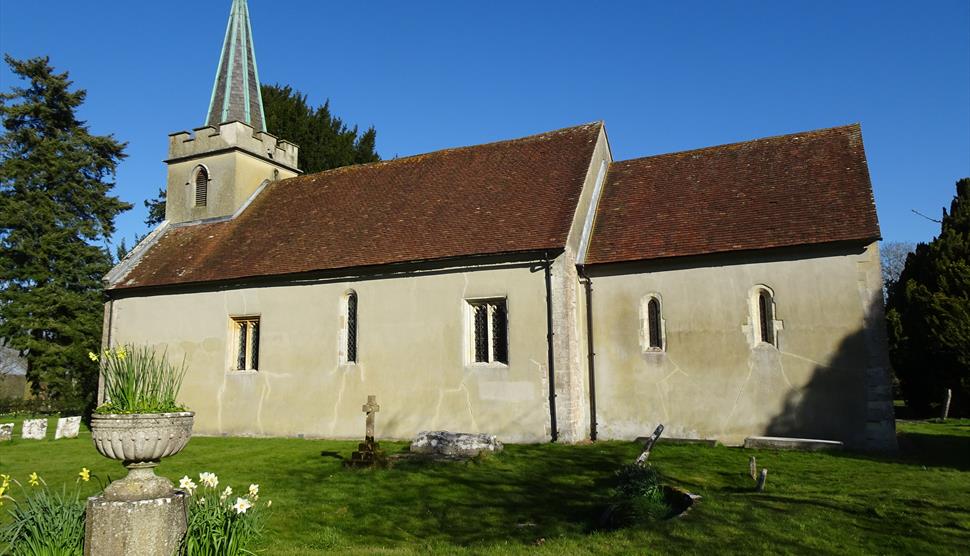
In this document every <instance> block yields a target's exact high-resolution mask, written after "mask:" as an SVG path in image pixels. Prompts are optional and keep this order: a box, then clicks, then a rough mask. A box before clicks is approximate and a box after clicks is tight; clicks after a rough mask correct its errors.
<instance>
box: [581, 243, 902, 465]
mask: <svg viewBox="0 0 970 556" xmlns="http://www.w3.org/2000/svg"><path fill="white" fill-rule="evenodd" d="M589 270H590V273H591V274H592V275H593V281H594V292H595V293H594V301H593V317H594V324H593V332H594V337H595V341H596V346H595V348H596V407H597V422H598V426H599V435H600V438H603V439H611V438H612V439H632V438H635V437H637V436H645V435H647V434H649V433H650V432H651V431H652V430H653V427H655V426H656V424H657V423H663V424H664V425H665V426H666V432H665V433H664V434H665V435H666V436H670V437H680V438H706V439H718V440H720V441H722V442H724V443H727V444H738V443H741V442H743V440H744V438H745V437H746V436H750V435H772V436H796V437H812V438H822V439H833V440H842V441H844V442H846V443H847V444H848V445H851V446H854V447H862V448H865V447H870V448H876V449H886V448H888V447H889V446H890V445H892V446H894V445H895V441H894V430H893V427H892V425H891V419H892V407H891V399H889V398H888V396H884V395H881V394H880V393H882V394H885V393H886V392H888V366H887V365H888V363H887V362H886V356H885V343H884V340H881V339H882V338H883V336H882V331H881V329H876V327H878V326H881V321H879V319H878V318H873V315H880V314H881V312H882V298H881V293H880V290H879V283H880V282H879V256H878V248H877V246H876V244H871V245H869V246H867V247H862V246H858V247H845V246H842V247H815V248H800V249H794V250H782V251H775V252H771V251H765V252H762V253H757V254H752V255H742V254H731V255H723V256H713V255H712V256H705V257H697V258H692V259H690V260H684V261H675V262H654V263H638V264H626V265H614V266H611V267H608V268H602V267H601V268H591V269H589ZM758 285H764V286H767V287H768V288H770V290H771V291H772V292H773V295H774V302H775V314H774V320H775V323H776V335H777V347H775V346H773V345H770V344H766V343H763V342H759V341H758V337H757V334H758V332H759V330H758V323H757V322H754V323H752V322H751V319H752V316H754V317H755V318H757V301H756V300H755V301H754V303H755V305H754V306H753V308H754V310H752V305H751V295H752V291H753V290H752V288H753V287H755V286H758ZM651 294H655V295H657V296H658V297H659V298H660V300H661V302H662V303H661V306H662V323H663V336H664V339H665V341H664V348H663V350H662V351H651V350H650V349H649V343H648V342H645V340H644V339H643V335H644V334H646V331H645V330H644V329H643V326H644V323H643V322H642V320H643V315H644V313H643V312H642V311H641V304H643V303H646V302H647V301H645V300H648V297H647V296H649V295H651ZM752 325H753V326H752ZM873 377H875V379H878V380H874V379H873ZM873 382H878V384H873ZM887 412H888V419H889V420H890V421H888V422H889V423H890V424H889V425H888V426H887V425H886V419H883V418H882V417H881V416H884V414H887ZM877 417H878V419H877ZM880 444H882V445H881V446H880Z"/></svg>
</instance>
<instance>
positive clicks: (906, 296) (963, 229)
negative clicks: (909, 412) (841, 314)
mask: <svg viewBox="0 0 970 556" xmlns="http://www.w3.org/2000/svg"><path fill="white" fill-rule="evenodd" d="M886 319H887V327H888V332H889V354H890V357H891V358H892V363H893V369H894V370H895V372H896V376H897V377H898V379H899V382H900V390H901V392H902V395H903V398H904V399H905V400H906V405H907V406H909V407H910V408H912V409H913V410H914V411H916V412H917V413H922V414H924V415H925V414H927V412H928V411H929V410H930V406H931V405H933V404H935V403H937V402H940V401H941V400H942V399H943V396H944V392H945V390H946V389H947V388H949V389H951V390H952V391H953V405H952V406H951V407H952V412H953V413H957V414H963V415H970V178H964V179H962V180H960V181H958V182H957V194H956V197H954V198H953V202H952V203H951V204H950V211H949V212H947V211H946V210H945V209H944V210H943V220H942V222H941V228H940V235H939V236H937V237H936V239H934V240H933V241H931V242H930V243H929V244H925V243H921V244H919V245H917V246H916V251H915V252H914V253H910V255H909V256H908V257H907V258H906V266H905V267H904V268H903V271H902V273H900V275H899V279H898V280H896V281H895V282H893V283H892V284H891V285H890V287H889V300H888V302H887V312H886Z"/></svg>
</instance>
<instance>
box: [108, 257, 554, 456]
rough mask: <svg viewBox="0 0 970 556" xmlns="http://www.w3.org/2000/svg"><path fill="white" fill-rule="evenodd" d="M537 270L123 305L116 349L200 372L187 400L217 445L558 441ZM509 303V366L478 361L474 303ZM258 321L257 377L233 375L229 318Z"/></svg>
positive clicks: (114, 318) (118, 308)
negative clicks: (352, 340) (347, 299)
mask: <svg viewBox="0 0 970 556" xmlns="http://www.w3.org/2000/svg"><path fill="white" fill-rule="evenodd" d="M529 266H530V265H529V264H520V265H518V266H517V267H505V268H489V269H472V268H468V269H465V270H457V271H448V272H438V273H429V274H423V275H417V274H412V275H402V276H396V277H389V278H379V279H378V278H371V279H361V280H355V281H333V282H329V283H308V284H305V285H287V286H262V287H255V288H245V289H225V290H222V291H209V292H199V293H182V294H169V295H155V296H151V297H128V298H121V299H117V300H115V301H114V302H113V307H112V308H111V311H112V315H111V343H112V345H119V344H123V343H137V344H150V345H155V346H158V347H159V348H161V349H167V350H168V356H169V358H171V359H172V360H174V361H179V360H181V359H182V357H183V356H184V357H185V361H186V363H187V365H188V367H189V371H188V373H187V375H186V378H185V382H184V385H183V387H182V395H181V397H182V400H183V401H184V403H186V404H187V405H188V406H189V407H190V408H191V409H192V410H194V411H196V424H195V431H196V432H197V433H199V434H208V435H219V434H229V435H266V436H298V435H303V436H305V437H328V438H361V437H362V435H363V432H364V428H363V427H364V424H363V423H364V420H363V415H362V413H361V405H362V404H363V403H364V402H365V400H366V399H367V396H368V395H369V394H375V395H376V396H377V401H378V403H379V404H380V406H381V410H380V413H379V414H378V416H377V435H378V437H380V438H401V439H404V438H410V437H412V436H413V435H414V434H415V433H417V432H419V431H422V430H431V429H447V430H451V431H461V432H488V433H492V434H496V435H498V437H499V439H500V440H502V441H506V442H543V441H547V440H548V439H549V428H550V427H549V423H550V417H549V406H548V368H547V352H546V345H547V343H546V320H545V319H546V297H545V295H546V294H545V283H544V274H543V272H542V271H541V269H539V270H538V271H537V270H536V269H535V268H531V269H530V268H529ZM351 290H353V291H355V292H356V293H357V296H358V322H359V325H358V326H359V328H358V354H359V362H358V363H356V364H341V363H340V362H339V361H340V343H341V340H340V330H341V326H342V323H343V319H344V313H343V310H344V309H343V308H342V307H343V306H344V305H342V304H343V303H344V302H343V299H344V296H345V295H346V294H347V293H348V292H349V291H351ZM475 298H479V299H480V298H506V299H507V304H508V305H507V306H508V315H509V339H510V345H509V365H500V364H493V365H484V364H471V363H469V361H470V360H471V358H470V355H469V350H470V347H469V345H468V341H469V333H468V329H467V327H468V322H467V319H468V314H467V313H466V311H467V307H466V306H467V303H466V301H465V300H466V299H475ZM234 316H235V317H240V316H258V317H259V319H260V340H259V363H258V369H259V370H258V371H235V370H232V357H233V353H232V349H233V348H232V346H231V345H230V344H232V343H233V342H232V339H231V335H232V331H231V326H230V318H231V317H234Z"/></svg>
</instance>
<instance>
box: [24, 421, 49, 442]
mask: <svg viewBox="0 0 970 556" xmlns="http://www.w3.org/2000/svg"><path fill="white" fill-rule="evenodd" d="M20 436H21V438H24V439H26V440H43V439H44V438H45V437H46V436H47V419H25V420H24V426H23V430H21V431H20Z"/></svg>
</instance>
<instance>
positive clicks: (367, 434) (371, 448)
mask: <svg viewBox="0 0 970 556" xmlns="http://www.w3.org/2000/svg"><path fill="white" fill-rule="evenodd" d="M380 410H381V406H379V405H377V396H367V403H365V404H364V405H363V407H361V411H363V412H364V414H365V415H367V419H366V424H365V427H366V428H365V430H364V441H363V442H361V443H360V444H358V445H357V451H356V452H354V453H353V454H351V456H350V459H349V460H347V461H346V462H344V463H345V465H347V466H348V467H373V466H375V465H379V464H383V463H384V461H385V458H384V453H383V452H381V447H380V445H379V444H378V443H377V442H375V441H374V417H375V414H376V413H377V412H378V411H380Z"/></svg>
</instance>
